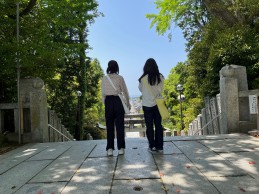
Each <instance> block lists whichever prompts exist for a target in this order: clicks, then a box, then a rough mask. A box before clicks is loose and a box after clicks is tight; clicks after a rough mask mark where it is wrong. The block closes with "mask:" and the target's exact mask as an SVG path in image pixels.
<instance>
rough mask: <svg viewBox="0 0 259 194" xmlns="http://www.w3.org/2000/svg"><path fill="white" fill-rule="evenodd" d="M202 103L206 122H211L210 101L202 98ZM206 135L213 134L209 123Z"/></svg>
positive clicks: (207, 98)
mask: <svg viewBox="0 0 259 194" xmlns="http://www.w3.org/2000/svg"><path fill="white" fill-rule="evenodd" d="M204 102H205V110H206V120H207V123H209V122H211V119H212V118H211V110H210V99H209V97H205V98H204ZM208 134H214V132H213V125H212V123H210V124H209V125H208Z"/></svg>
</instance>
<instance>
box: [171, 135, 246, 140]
mask: <svg viewBox="0 0 259 194" xmlns="http://www.w3.org/2000/svg"><path fill="white" fill-rule="evenodd" d="M170 138H171V140H172V141H197V140H206V139H215V140H217V139H244V138H250V136H248V135H245V134H241V133H233V134H222V135H197V136H171V137H167V138H166V140H167V141H168V140H170Z"/></svg>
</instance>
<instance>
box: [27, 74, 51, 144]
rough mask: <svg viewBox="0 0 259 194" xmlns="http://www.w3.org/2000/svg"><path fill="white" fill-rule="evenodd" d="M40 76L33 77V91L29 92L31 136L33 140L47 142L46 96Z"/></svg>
mask: <svg viewBox="0 0 259 194" xmlns="http://www.w3.org/2000/svg"><path fill="white" fill-rule="evenodd" d="M43 86H44V82H43V81H42V80H41V79H40V78H36V79H33V88H34V89H35V90H34V91H32V92H30V111H31V137H32V141H33V142H48V141H49V138H48V108H47V107H48V106H47V96H46V92H45V90H44V89H43Z"/></svg>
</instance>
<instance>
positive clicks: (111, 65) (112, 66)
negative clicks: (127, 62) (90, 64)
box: [106, 60, 119, 74]
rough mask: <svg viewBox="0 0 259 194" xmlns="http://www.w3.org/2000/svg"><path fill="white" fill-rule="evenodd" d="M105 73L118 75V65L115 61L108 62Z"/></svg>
mask: <svg viewBox="0 0 259 194" xmlns="http://www.w3.org/2000/svg"><path fill="white" fill-rule="evenodd" d="M106 73H107V74H108V73H116V74H119V65H118V63H117V61H115V60H110V61H109V62H108V67H107V70H106Z"/></svg>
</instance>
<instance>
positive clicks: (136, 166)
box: [124, 164, 146, 169]
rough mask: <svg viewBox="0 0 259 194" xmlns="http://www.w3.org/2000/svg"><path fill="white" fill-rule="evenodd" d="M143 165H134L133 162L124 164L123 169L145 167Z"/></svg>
mask: <svg viewBox="0 0 259 194" xmlns="http://www.w3.org/2000/svg"><path fill="white" fill-rule="evenodd" d="M145 166H146V165H140V164H138V165H135V164H133V165H126V166H124V169H136V168H145Z"/></svg>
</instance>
